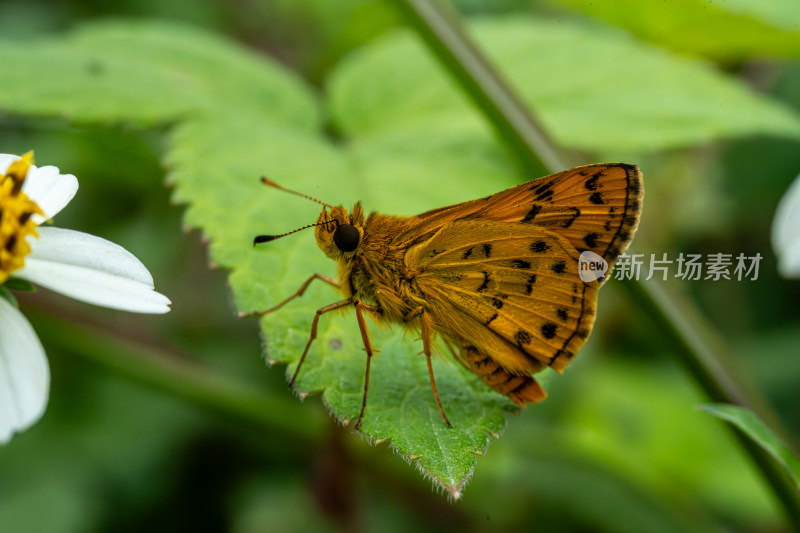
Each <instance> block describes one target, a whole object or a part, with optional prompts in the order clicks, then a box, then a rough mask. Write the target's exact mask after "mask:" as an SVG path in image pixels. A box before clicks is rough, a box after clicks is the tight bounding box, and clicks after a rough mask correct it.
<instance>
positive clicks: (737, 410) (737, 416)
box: [698, 403, 800, 491]
mask: <svg viewBox="0 0 800 533" xmlns="http://www.w3.org/2000/svg"><path fill="white" fill-rule="evenodd" d="M698 408H699V409H702V410H703V411H705V412H706V413H708V414H710V415H712V416H715V417H717V418H720V419H722V420H726V421H728V422H730V423H731V424H733V425H734V426H736V427H737V428H739V429H740V430H741V431H742V432H743V433H744V434H745V435H747V436H748V437H750V438H751V439H753V441H754V442H755V443H756V444H758V445H759V446H761V447H762V448H764V450H766V451H767V453H769V454H770V455H771V456H772V457H773V458H774V459H775V460H776V461H778V462H779V463H780V464H781V466H783V467H784V468H785V469H786V471H787V472H788V473H789V475H790V476H791V478H792V480H793V481H794V483H795V485H796V486H797V490H798V491H800V458H798V457H797V456H796V455H795V454H794V453H793V452H792V450H791V449H789V447H788V446H787V445H786V444H785V443H784V442H783V441H781V439H780V438H778V436H777V435H775V433H773V432H772V430H771V429H770V428H769V427H767V426H766V424H764V422H762V421H761V420H760V419H759V418H758V416H756V414H755V413H753V412H752V411H751V410H749V409H747V408H744V407H740V406H738V405H729V404H722V403H711V404H703V405H699V406H698Z"/></svg>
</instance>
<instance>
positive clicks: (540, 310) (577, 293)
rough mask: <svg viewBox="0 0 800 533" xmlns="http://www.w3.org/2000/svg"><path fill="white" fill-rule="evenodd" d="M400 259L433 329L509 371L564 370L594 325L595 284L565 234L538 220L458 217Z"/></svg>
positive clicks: (596, 285) (522, 373)
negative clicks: (585, 274)
mask: <svg viewBox="0 0 800 533" xmlns="http://www.w3.org/2000/svg"><path fill="white" fill-rule="evenodd" d="M405 262H406V266H407V267H408V269H409V271H410V272H414V273H415V274H414V281H415V286H416V287H417V288H418V290H419V291H420V296H421V297H422V299H424V301H425V302H426V310H427V311H428V312H429V313H430V315H431V318H432V319H433V321H434V324H435V326H436V329H437V330H439V331H442V332H444V333H445V334H446V335H447V336H449V337H450V338H452V339H454V340H455V341H456V342H457V344H459V345H460V346H461V347H462V348H464V347H469V346H473V347H475V348H476V349H477V350H478V351H479V352H481V353H483V354H487V355H489V356H490V357H491V358H492V359H493V360H494V361H496V362H497V363H498V364H500V365H501V366H502V367H503V368H504V369H506V370H508V371H509V372H511V373H512V374H517V375H527V374H530V373H532V372H536V371H538V370H541V369H542V368H543V367H544V366H546V365H549V366H551V367H553V368H554V369H555V370H557V371H559V372H561V371H562V370H563V369H564V368H565V367H566V366H567V365H568V364H569V363H570V362H571V360H572V358H573V357H574V355H575V353H576V352H577V350H578V349H579V348H580V347H581V346H582V345H583V343H584V342H585V340H586V338H587V337H588V336H589V333H590V331H591V328H592V324H593V322H594V316H595V303H596V293H597V289H598V287H599V284H598V283H596V282H594V283H584V282H583V281H582V280H581V279H580V277H579V275H578V252H577V251H576V250H575V247H574V246H572V244H571V243H570V242H569V241H568V240H567V239H566V238H564V237H562V236H560V235H558V234H556V233H553V232H551V231H549V230H547V229H544V228H542V227H540V226H538V225H535V224H525V223H522V222H519V221H517V222H497V221H493V220H457V221H454V222H450V223H447V224H445V225H444V226H443V227H441V228H440V229H439V231H437V232H436V233H435V234H434V235H433V236H432V237H431V238H430V239H428V240H427V241H426V242H424V243H420V244H419V245H417V246H414V247H412V248H410V249H409V251H408V252H407V254H406V257H405Z"/></svg>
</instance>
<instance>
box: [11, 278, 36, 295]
mask: <svg viewBox="0 0 800 533" xmlns="http://www.w3.org/2000/svg"><path fill="white" fill-rule="evenodd" d="M3 287H4V288H6V289H8V290H11V291H24V292H36V286H35V285H34V284H33V283H31V282H30V281H28V280H24V279H21V278H8V279H7V280H6V282H5V283H4V284H3Z"/></svg>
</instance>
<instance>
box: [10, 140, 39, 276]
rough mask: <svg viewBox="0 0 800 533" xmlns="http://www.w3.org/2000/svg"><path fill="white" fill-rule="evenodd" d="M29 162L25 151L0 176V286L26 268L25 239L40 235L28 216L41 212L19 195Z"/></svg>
mask: <svg viewBox="0 0 800 533" xmlns="http://www.w3.org/2000/svg"><path fill="white" fill-rule="evenodd" d="M32 163H33V152H28V153H27V154H25V155H24V156H22V159H20V160H18V161H15V162H13V163H11V165H10V166H9V167H8V170H6V173H5V174H0V285H2V284H3V283H5V282H6V280H7V279H8V277H9V276H10V275H11V273H12V272H14V271H15V270H19V269H20V268H22V267H23V265H25V256H26V255H28V254H29V253H31V246H30V244H28V241H27V237H28V236H29V235H33V236H34V237H38V236H39V235H38V234H37V233H36V223H35V222H34V221H33V220H31V216H32V215H44V213H42V210H41V209H40V208H39V206H38V205H36V202H34V201H33V200H31V199H30V198H28V196H27V195H26V194H25V193H24V192H22V184H23V183H25V177H26V176H27V175H28V170H30V168H31V164H32Z"/></svg>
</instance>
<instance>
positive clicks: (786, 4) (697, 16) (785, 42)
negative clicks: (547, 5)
mask: <svg viewBox="0 0 800 533" xmlns="http://www.w3.org/2000/svg"><path fill="white" fill-rule="evenodd" d="M557 1H559V2H561V3H566V4H568V5H570V6H573V7H575V8H577V9H579V10H580V11H582V12H584V13H586V14H588V15H591V16H594V17H597V18H600V19H603V20H605V21H607V22H608V23H610V24H614V25H617V26H621V27H623V28H625V29H626V30H628V31H630V32H631V33H633V34H634V35H636V36H638V37H641V38H642V39H645V40H648V41H652V42H655V43H658V44H661V45H664V46H667V47H668V48H672V49H675V50H681V51H684V52H691V53H696V54H702V55H705V56H708V57H712V58H715V59H719V60H726V61H736V60H742V59H746V58H750V57H754V56H760V55H775V56H784V57H800V26H799V25H798V24H797V21H798V20H800V3H798V2H796V1H795V0H770V1H765V2H759V1H753V0H727V1H725V2H708V1H707V0H673V1H671V2H663V1H662V0H604V1H603V2H593V1H592V0H557ZM698 28H702V31H697V29H698Z"/></svg>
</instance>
